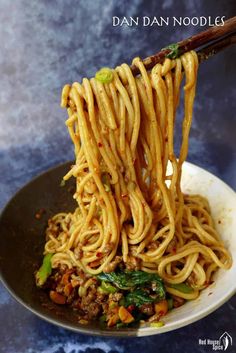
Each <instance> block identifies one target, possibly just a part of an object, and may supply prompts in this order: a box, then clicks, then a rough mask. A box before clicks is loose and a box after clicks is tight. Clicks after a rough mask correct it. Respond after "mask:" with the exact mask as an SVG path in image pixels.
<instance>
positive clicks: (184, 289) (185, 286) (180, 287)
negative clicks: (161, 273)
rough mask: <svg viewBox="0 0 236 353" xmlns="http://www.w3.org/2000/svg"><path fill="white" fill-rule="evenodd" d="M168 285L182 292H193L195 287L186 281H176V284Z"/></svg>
mask: <svg viewBox="0 0 236 353" xmlns="http://www.w3.org/2000/svg"><path fill="white" fill-rule="evenodd" d="M167 286H168V287H171V288H174V289H176V290H178V291H180V292H182V293H192V292H193V291H194V289H193V288H192V287H190V286H189V285H188V284H186V283H176V284H170V283H168V284H167Z"/></svg>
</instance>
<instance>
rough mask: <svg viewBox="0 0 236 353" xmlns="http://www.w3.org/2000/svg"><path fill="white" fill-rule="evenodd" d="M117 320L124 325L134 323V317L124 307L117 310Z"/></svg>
mask: <svg viewBox="0 0 236 353" xmlns="http://www.w3.org/2000/svg"><path fill="white" fill-rule="evenodd" d="M119 318H120V320H121V321H122V322H123V323H125V324H129V323H130V322H132V321H134V317H133V316H132V315H131V314H130V312H129V311H128V310H127V309H126V308H125V307H124V306H120V308H119Z"/></svg>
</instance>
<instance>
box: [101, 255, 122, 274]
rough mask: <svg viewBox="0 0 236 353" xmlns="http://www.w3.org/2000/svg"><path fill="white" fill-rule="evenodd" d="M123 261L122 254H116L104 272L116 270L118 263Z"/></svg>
mask: <svg viewBox="0 0 236 353" xmlns="http://www.w3.org/2000/svg"><path fill="white" fill-rule="evenodd" d="M121 261H122V257H121V256H116V257H115V259H114V260H113V261H112V262H111V263H110V264H109V265H107V266H106V267H105V268H104V270H103V271H104V272H107V273H109V272H113V271H115V269H116V267H117V265H118V264H119V263H120V262H121Z"/></svg>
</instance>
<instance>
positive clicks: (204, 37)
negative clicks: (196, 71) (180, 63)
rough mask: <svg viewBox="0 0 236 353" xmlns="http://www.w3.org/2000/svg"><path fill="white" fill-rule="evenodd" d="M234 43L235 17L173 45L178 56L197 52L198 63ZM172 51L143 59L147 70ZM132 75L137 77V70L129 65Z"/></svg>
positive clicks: (163, 50) (235, 37)
mask: <svg viewBox="0 0 236 353" xmlns="http://www.w3.org/2000/svg"><path fill="white" fill-rule="evenodd" d="M235 43H236V16H234V17H231V18H230V19H228V20H227V21H225V23H224V25H223V26H214V27H210V28H208V29H207V30H206V31H203V32H200V33H198V34H196V35H194V36H192V37H190V38H187V39H184V40H182V41H180V42H177V43H176V44H175V47H176V48H177V50H178V56H180V55H182V54H184V53H186V52H187V51H190V50H196V49H198V50H197V54H198V58H199V62H202V61H204V60H207V59H208V58H209V57H211V56H213V55H215V54H217V53H218V52H220V51H221V50H223V49H225V48H227V47H229V46H230V45H233V44H235ZM171 52H172V50H171V49H169V48H164V49H162V50H161V51H160V52H158V53H156V54H154V55H151V56H149V57H147V58H145V59H143V63H144V65H145V67H146V69H147V70H150V69H152V68H153V67H154V66H155V65H156V64H157V63H162V62H163V61H164V60H165V58H166V56H167V55H168V54H169V55H170V54H171ZM130 67H131V70H132V72H133V75H138V74H139V70H138V69H137V67H136V66H134V65H131V66H130Z"/></svg>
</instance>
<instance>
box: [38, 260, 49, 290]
mask: <svg viewBox="0 0 236 353" xmlns="http://www.w3.org/2000/svg"><path fill="white" fill-rule="evenodd" d="M52 256H53V254H47V255H45V256H44V258H43V263H42V265H41V267H40V269H39V270H38V272H37V273H36V284H37V286H38V287H42V286H43V285H44V283H45V282H46V280H47V278H48V276H50V274H51V273H52V265H51V258H52Z"/></svg>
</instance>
